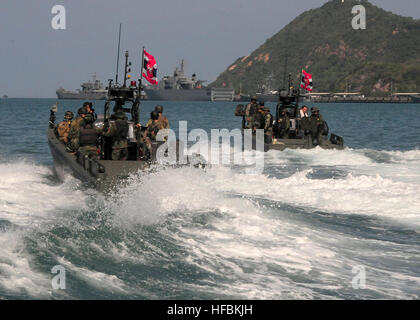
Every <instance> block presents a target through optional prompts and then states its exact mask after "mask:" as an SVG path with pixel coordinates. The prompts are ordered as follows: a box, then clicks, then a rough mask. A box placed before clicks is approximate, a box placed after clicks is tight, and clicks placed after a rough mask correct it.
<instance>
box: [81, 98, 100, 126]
mask: <svg viewBox="0 0 420 320" xmlns="http://www.w3.org/2000/svg"><path fill="white" fill-rule="evenodd" d="M83 108H85V109H86V111H87V113H90V114H91V115H92V116H93V121H94V122H95V121H96V119H98V115H97V114H96V112H95V109H94V108H93V103H92V102H85V103H84V104H83Z"/></svg>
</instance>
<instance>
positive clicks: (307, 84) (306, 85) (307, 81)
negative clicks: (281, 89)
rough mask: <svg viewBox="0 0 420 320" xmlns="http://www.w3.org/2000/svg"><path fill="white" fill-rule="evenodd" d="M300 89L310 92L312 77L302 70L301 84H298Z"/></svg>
mask: <svg viewBox="0 0 420 320" xmlns="http://www.w3.org/2000/svg"><path fill="white" fill-rule="evenodd" d="M300 87H301V88H302V89H305V90H307V91H312V88H313V87H312V75H311V74H309V73H307V72H306V71H305V70H303V69H302V82H301V84H300Z"/></svg>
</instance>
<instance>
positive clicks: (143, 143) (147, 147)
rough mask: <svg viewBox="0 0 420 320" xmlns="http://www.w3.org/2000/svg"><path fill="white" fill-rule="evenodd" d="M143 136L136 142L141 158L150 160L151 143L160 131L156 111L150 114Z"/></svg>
mask: <svg viewBox="0 0 420 320" xmlns="http://www.w3.org/2000/svg"><path fill="white" fill-rule="evenodd" d="M148 123H149V125H148V126H147V128H146V130H145V131H144V133H143V136H142V137H141V139H140V140H139V141H138V143H139V146H140V151H141V156H142V158H145V159H150V157H151V154H152V141H156V136H157V134H158V132H159V130H160V124H159V114H158V113H157V112H156V111H152V112H151V113H150V121H149V122H148Z"/></svg>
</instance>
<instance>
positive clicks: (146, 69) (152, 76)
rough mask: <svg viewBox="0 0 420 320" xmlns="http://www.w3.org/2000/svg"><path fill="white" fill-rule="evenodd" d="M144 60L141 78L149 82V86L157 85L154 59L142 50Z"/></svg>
mask: <svg viewBox="0 0 420 320" xmlns="http://www.w3.org/2000/svg"><path fill="white" fill-rule="evenodd" d="M143 53H144V60H143V77H144V78H145V79H146V80H147V81H149V82H150V83H151V84H158V79H157V64H156V60H155V57H153V56H152V55H151V54H150V53H148V52H147V51H146V50H143Z"/></svg>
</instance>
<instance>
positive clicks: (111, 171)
mask: <svg viewBox="0 0 420 320" xmlns="http://www.w3.org/2000/svg"><path fill="white" fill-rule="evenodd" d="M129 66H131V63H128V52H126V63H125V75H124V84H123V85H119V84H118V74H117V76H116V80H115V84H112V81H113V80H109V85H108V90H107V94H106V101H105V104H104V113H103V115H98V118H97V120H96V121H95V123H94V125H95V127H97V128H104V127H105V126H109V125H110V124H111V123H112V122H113V121H114V119H113V115H111V112H110V108H111V104H113V105H114V107H113V112H114V114H115V113H116V112H120V111H123V112H124V113H127V114H129V115H131V119H130V120H129V121H128V126H129V127H128V128H129V129H128V135H127V139H128V143H129V149H128V151H129V155H128V160H126V161H116V160H111V152H112V150H111V147H112V146H111V145H112V141H110V140H107V138H104V139H103V140H101V142H100V143H99V150H100V157H99V160H96V159H94V158H90V157H89V156H88V155H86V154H83V153H82V152H80V151H78V152H73V151H72V150H70V149H69V148H68V147H67V146H66V145H65V144H64V143H63V142H61V141H60V140H59V139H58V136H57V134H56V130H55V128H56V126H55V119H56V116H55V113H56V112H57V104H56V105H54V106H53V108H51V111H50V119H49V126H48V145H49V148H50V151H51V155H52V157H53V160H54V168H55V172H56V174H57V176H58V177H59V178H60V179H64V177H65V175H66V174H71V175H73V176H74V177H76V178H78V179H80V180H81V181H83V182H84V183H85V184H87V185H89V186H91V187H94V188H96V189H98V190H99V191H105V192H106V191H109V190H112V189H113V188H115V187H118V186H119V185H120V184H121V183H124V181H125V180H126V179H127V178H128V177H129V176H130V175H131V174H135V173H138V172H141V171H144V170H147V169H148V168H150V166H151V164H153V163H155V162H156V160H157V152H158V151H159V150H158V149H159V147H160V146H161V145H162V144H166V147H167V149H166V150H168V149H169V148H174V149H172V150H176V159H175V164H174V165H176V163H178V162H180V161H178V160H179V159H180V158H179V154H180V153H179V152H181V151H182V152H183V150H184V149H183V148H182V145H181V146H180V142H178V141H165V140H161V141H154V142H152V152H151V154H150V155H149V156H148V157H143V156H142V155H141V154H140V153H139V149H138V145H137V140H136V133H138V130H139V129H136V128H137V126H136V124H139V123H140V120H139V107H140V96H141V94H140V93H141V87H142V85H141V81H139V83H138V85H137V84H136V82H135V81H131V84H130V85H129V86H127V84H126V82H127V72H129V70H130V69H129ZM126 105H128V107H127V106H126ZM175 148H176V149H175ZM180 150H181V151H180ZM182 159H186V157H183V158H182ZM181 162H182V161H181Z"/></svg>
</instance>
